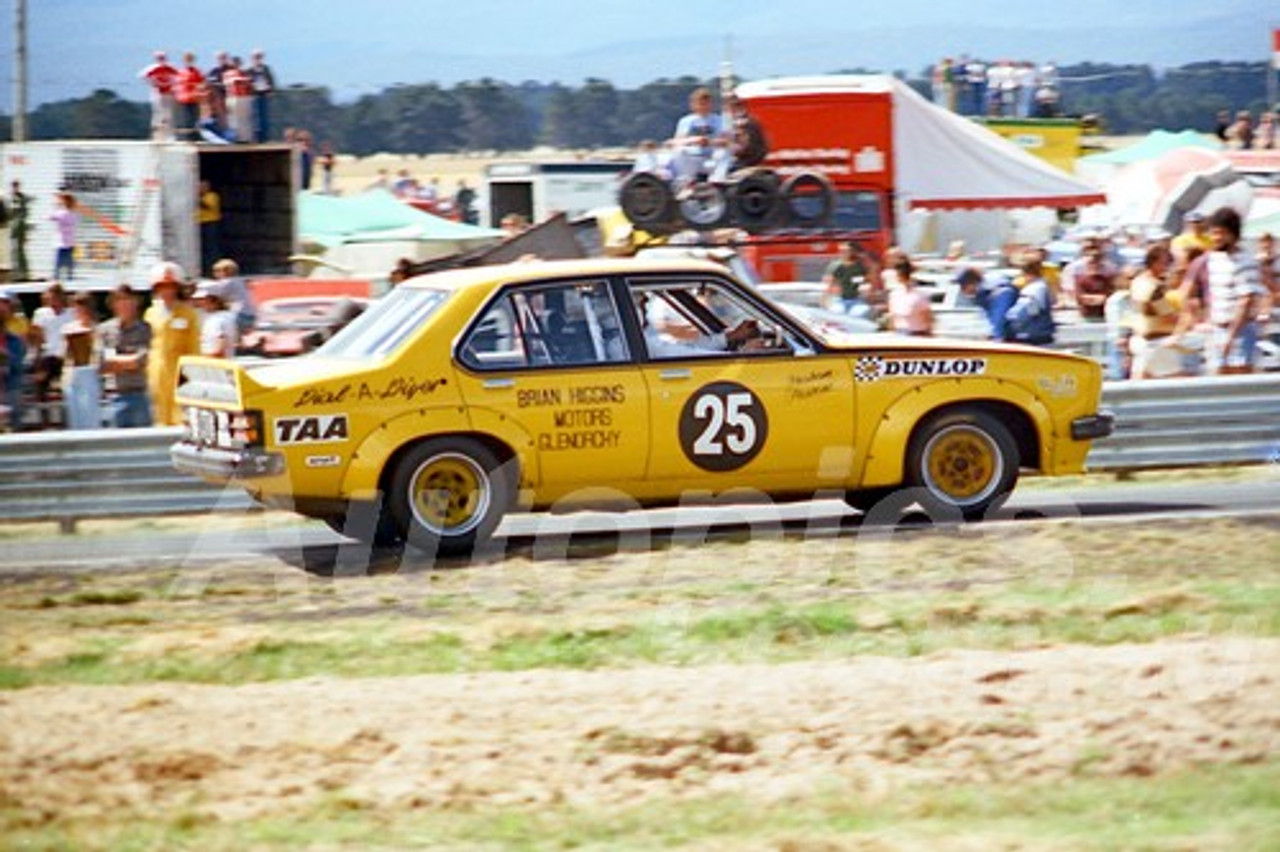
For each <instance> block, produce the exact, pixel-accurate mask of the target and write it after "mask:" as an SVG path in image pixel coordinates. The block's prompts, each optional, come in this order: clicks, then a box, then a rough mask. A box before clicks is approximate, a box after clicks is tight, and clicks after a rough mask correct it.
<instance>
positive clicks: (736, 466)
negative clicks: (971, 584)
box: [172, 259, 1112, 554]
mask: <svg viewBox="0 0 1280 852" xmlns="http://www.w3.org/2000/svg"><path fill="white" fill-rule="evenodd" d="M1101 381H1102V378H1101V371H1100V369H1099V367H1098V365H1097V364H1095V363H1094V362H1092V361H1089V360H1087V359H1084V358H1080V357H1076V356H1073V355H1068V354H1063V353H1057V352H1051V351H1046V350H1042V349H1034V348H1029V347H1023V346H1013V345H1003V344H974V343H969V342H959V341H948V340H941V339H931V338H909V337H899V336H888V335H867V336H864V337H857V338H855V337H850V338H845V339H842V340H834V339H828V338H823V337H820V336H818V335H816V334H815V333H814V332H812V331H811V330H809V329H808V328H807V327H806V326H805V325H804V324H803V323H801V322H800V321H798V320H796V319H795V318H794V317H792V316H790V315H789V314H788V313H787V312H786V311H785V310H783V309H781V308H779V307H777V306H775V305H773V304H771V303H770V302H769V301H767V300H766V299H765V298H764V297H762V296H761V295H760V293H759V292H757V291H755V290H752V289H751V288H749V287H747V286H745V285H743V284H742V283H740V282H738V281H736V280H735V279H733V278H732V277H731V276H730V275H729V274H728V273H727V272H726V271H725V270H724V268H723V267H721V266H719V265H718V264H714V263H710V262H703V261H696V260H693V261H691V260H681V259H676V260H672V261H669V262H665V261H664V262H655V261H643V262H640V261H631V260H592V261H564V262H537V261H533V262H524V263H516V264H511V265H506V266H490V267H479V268H471V269H464V270H454V271H449V272H444V273H439V274H435V275H429V276H424V277H421V278H415V279H412V280H410V281H408V282H406V283H403V284H401V285H400V286H399V287H398V288H397V289H395V290H394V291H392V292H391V293H390V294H389V295H388V296H386V297H384V298H383V299H381V300H379V301H378V302H376V303H374V304H373V305H372V306H371V307H370V308H369V310H367V311H366V312H365V313H364V314H362V315H361V316H360V317H359V318H357V319H356V320H355V321H354V322H352V323H351V324H350V325H349V326H347V327H346V328H345V329H344V330H342V331H341V332H339V333H338V334H337V335H336V336H334V337H333V338H332V339H330V340H329V341H328V342H327V343H325V344H324V346H322V347H321V348H320V349H319V350H317V351H316V352H314V353H313V354H310V355H307V356H303V357H300V358H296V359H292V360H290V361H286V362H280V363H271V364H265V365H256V366H244V365H240V364H236V363H233V362H229V361H224V360H218V359H210V358H198V357H188V358H184V359H183V361H182V364H181V375H180V378H179V386H178V390H177V398H178V402H179V404H180V405H181V406H182V407H183V409H184V411H185V424H186V425H185V434H184V437H183V439H182V440H181V441H180V442H179V443H177V444H175V445H174V446H173V449H172V456H173V460H174V463H175V464H176V466H177V467H178V468H179V469H180V470H183V471H188V472H191V473H195V474H198V475H200V476H203V477H205V478H206V479H209V480H211V481H214V482H224V483H225V482H235V483H237V484H238V485H240V486H242V487H244V488H245V489H247V490H248V491H249V493H250V494H251V495H252V496H253V497H255V498H256V499H257V500H259V501H261V502H263V503H265V504H267V505H271V506H284V507H288V508H291V509H293V510H294V511H297V512H300V513H302V514H304V515H308V516H311V517H316V518H321V519H323V520H325V521H327V522H328V523H329V524H330V525H331V526H333V527H334V528H335V529H337V530H339V531H342V532H345V533H346V534H348V535H352V536H355V537H358V538H364V539H366V540H377V541H380V542H394V541H407V542H409V543H411V544H414V545H416V546H418V547H421V548H424V549H428V550H434V551H436V552H440V553H450V554H457V553H464V552H467V551H469V550H470V549H471V548H473V547H474V546H475V545H476V544H477V543H478V542H482V541H484V540H485V539H486V538H487V537H489V536H490V535H491V534H492V533H493V531H494V529H495V528H496V527H497V526H498V524H499V522H500V521H501V519H502V517H503V515H504V514H506V513H507V512H509V511H511V510H514V509H525V510H535V511H536V510H547V509H554V510H557V511H558V510H567V509H573V508H583V507H593V508H594V507H600V506H610V507H614V508H618V507H621V508H626V507H647V506H657V505H672V504H676V503H680V502H682V501H684V502H687V501H689V500H691V499H694V498H698V497H714V496H715V495H723V494H725V493H726V492H742V493H744V494H753V495H756V496H758V495H760V494H763V495H767V496H768V497H770V498H772V499H775V500H794V499H809V498H812V497H813V495H814V494H816V493H819V492H821V493H823V494H831V493H832V492H837V493H843V494H845V495H847V499H848V500H849V502H850V503H851V504H852V505H854V506H858V507H862V508H865V507H866V506H868V505H869V504H871V503H872V502H874V501H875V500H877V499H879V498H881V497H882V496H883V495H885V494H886V493H888V492H891V491H895V490H897V489H900V488H902V487H903V486H910V487H911V491H910V492H907V493H910V494H911V495H912V500H913V501H914V502H916V503H919V504H920V505H922V506H923V508H924V509H926V510H927V511H929V512H931V513H933V514H934V516H935V517H938V518H947V517H953V518H956V519H959V518H966V519H975V518H980V517H982V516H984V515H986V514H988V513H989V512H991V511H992V510H993V509H994V508H995V507H998V506H999V505H1000V504H1001V503H1002V502H1003V501H1004V500H1005V498H1006V497H1007V496H1008V494H1009V493H1010V491H1011V490H1012V489H1013V487H1014V485H1015V483H1016V482H1017V479H1018V475H1019V471H1020V470H1021V469H1024V468H1025V469H1029V470H1034V471H1039V472H1040V473H1042V474H1047V475H1058V474H1069V473H1078V472H1080V471H1081V470H1083V468H1084V462H1085V455H1086V454H1087V452H1088V449H1089V442H1090V440H1091V439H1093V438H1097V437H1100V436H1104V435H1107V434H1109V432H1110V430H1111V423H1112V421H1111V418H1110V416H1109V415H1107V414H1105V413H1099V411H1098V400H1099V395H1100V393H1101Z"/></svg>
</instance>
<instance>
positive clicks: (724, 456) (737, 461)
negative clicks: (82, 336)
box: [680, 382, 769, 472]
mask: <svg viewBox="0 0 1280 852" xmlns="http://www.w3.org/2000/svg"><path fill="white" fill-rule="evenodd" d="M768 431H769V418H768V416H767V415H766V414H765V410H764V404H763V403H762V402H761V401H760V398H759V397H757V396H756V395H755V394H754V393H752V391H751V389H750V388H747V387H744V386H743V385H740V384H738V383H737V382H713V383H712V384H709V385H704V386H703V387H701V388H698V390H697V391H696V392H695V393H694V394H693V396H691V397H689V400H688V401H687V402H686V403H685V405H684V409H683V410H682V411H681V412H680V446H681V447H682V448H683V449H684V453H685V455H686V456H688V457H689V460H690V461H691V462H693V463H694V464H696V465H697V466H698V467H700V468H702V469H703V470H710V471H715V472H724V471H730V470H737V469H738V468H740V467H742V466H743V465H745V464H746V463H747V462H749V461H751V460H752V459H753V458H755V457H756V455H757V454H758V453H759V452H760V448H761V447H763V446H764V442H765V439H766V438H767V437H768Z"/></svg>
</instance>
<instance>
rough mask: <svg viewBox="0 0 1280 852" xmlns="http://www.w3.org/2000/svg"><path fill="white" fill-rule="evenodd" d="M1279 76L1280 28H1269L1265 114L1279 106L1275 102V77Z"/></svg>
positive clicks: (1273, 26)
mask: <svg viewBox="0 0 1280 852" xmlns="http://www.w3.org/2000/svg"><path fill="white" fill-rule="evenodd" d="M1277 75H1280V27H1277V26H1275V25H1274V24H1272V26H1271V54H1270V55H1269V56H1268V57H1267V112H1271V111H1272V110H1274V109H1275V108H1276V107H1277V106H1280V104H1278V103H1277V101H1276V76H1277Z"/></svg>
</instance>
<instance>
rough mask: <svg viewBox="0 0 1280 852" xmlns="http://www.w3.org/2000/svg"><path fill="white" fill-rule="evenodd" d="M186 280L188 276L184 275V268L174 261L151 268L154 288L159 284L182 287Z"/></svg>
mask: <svg viewBox="0 0 1280 852" xmlns="http://www.w3.org/2000/svg"><path fill="white" fill-rule="evenodd" d="M186 278H187V276H186V275H185V274H184V273H183V271H182V267H181V266H179V265H178V264H176V263H174V262H173V261H172V260H166V261H164V262H163V263H157V264H156V265H155V266H153V267H151V286H152V287H155V286H156V285H157V284H177V285H179V286H181V284H182V283H183V282H184V281H185V280H186Z"/></svg>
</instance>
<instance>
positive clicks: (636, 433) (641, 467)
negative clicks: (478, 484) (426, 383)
mask: <svg viewBox="0 0 1280 852" xmlns="http://www.w3.org/2000/svg"><path fill="white" fill-rule="evenodd" d="M458 363H459V366H460V368H461V369H460V370H459V383H460V385H461V388H462V394H463V398H464V399H465V400H466V402H467V405H468V407H469V409H470V410H471V411H472V422H473V423H477V422H479V421H481V420H484V419H485V418H489V419H490V420H492V419H495V418H496V419H499V420H501V419H506V420H509V421H512V422H514V423H515V424H516V426H517V427H518V430H519V431H520V433H521V434H522V435H523V436H524V437H525V440H526V442H527V445H526V446H525V447H523V448H521V449H522V450H523V451H525V455H526V458H532V459H535V460H536V469H534V470H530V471H526V475H527V476H529V477H530V480H531V481H532V482H536V483H537V485H538V487H539V488H540V489H550V490H551V491H553V492H556V493H562V492H564V491H566V490H571V489H572V488H574V487H581V486H589V485H603V486H617V485H623V484H625V483H626V482H628V481H632V480H637V479H640V478H642V477H643V476H644V474H645V466H646V462H647V459H648V451H649V439H648V429H647V425H648V401H647V398H646V393H645V383H644V379H643V378H642V377H641V375H640V371H639V368H638V367H637V365H636V364H635V363H634V361H633V360H632V357H631V352H630V345H629V342H628V340H627V338H626V336H625V334H624V333H623V331H622V329H621V326H620V323H619V311H618V307H617V304H616V303H615V299H614V293H613V291H612V288H611V287H610V285H609V282H608V281H607V279H603V278H593V279H572V280H560V281H554V282H547V283H543V282H538V283H531V284H525V285H520V286H518V287H511V288H508V289H506V290H504V291H502V292H500V293H499V294H498V296H497V297H496V298H494V299H493V300H491V301H490V302H489V303H488V304H487V305H486V307H485V308H483V309H482V310H481V312H480V314H479V315H478V317H477V320H476V321H475V322H474V323H473V324H472V325H471V327H470V329H469V330H468V332H467V334H466V336H465V337H464V339H463V341H462V343H461V344H460V346H459V348H458Z"/></svg>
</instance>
